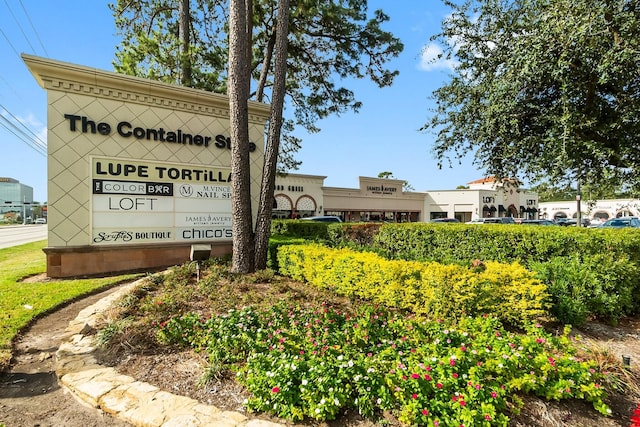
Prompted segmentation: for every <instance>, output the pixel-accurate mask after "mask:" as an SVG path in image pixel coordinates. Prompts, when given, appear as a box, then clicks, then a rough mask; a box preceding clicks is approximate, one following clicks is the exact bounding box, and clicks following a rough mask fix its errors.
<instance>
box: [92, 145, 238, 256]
mask: <svg viewBox="0 0 640 427" xmlns="http://www.w3.org/2000/svg"><path fill="white" fill-rule="evenodd" d="M91 171H92V174H91V184H92V197H91V214H92V227H91V229H92V239H91V241H92V244H93V245H110V244H119V245H121V244H146V243H149V244H152V243H166V242H198V241H207V242H209V241H231V239H232V233H231V231H232V227H231V225H232V221H231V218H232V215H231V185H230V181H231V175H230V171H229V168H226V167H215V168H206V167H197V168H194V167H192V166H189V165H181V164H166V163H159V162H158V163H156V162H148V161H137V160H123V159H114V158H105V157H92V159H91Z"/></svg>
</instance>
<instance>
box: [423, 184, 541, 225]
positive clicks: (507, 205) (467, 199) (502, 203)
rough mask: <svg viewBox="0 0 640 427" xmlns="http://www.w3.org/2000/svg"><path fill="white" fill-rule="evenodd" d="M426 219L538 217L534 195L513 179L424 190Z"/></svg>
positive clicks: (468, 220)
mask: <svg viewBox="0 0 640 427" xmlns="http://www.w3.org/2000/svg"><path fill="white" fill-rule="evenodd" d="M424 209H425V215H426V218H427V221H428V220H433V219H438V218H456V219H458V220H459V221H460V222H470V221H472V220H474V219H478V218H493V217H508V216H509V217H513V218H523V219H537V218H538V212H539V208H538V194H537V193H535V192H531V191H529V190H526V189H522V188H520V184H519V182H518V181H517V180H504V181H498V180H496V179H495V178H493V177H487V178H483V179H479V180H476V181H472V182H470V183H468V188H465V189H458V190H445V191H428V192H426V194H425V207H424Z"/></svg>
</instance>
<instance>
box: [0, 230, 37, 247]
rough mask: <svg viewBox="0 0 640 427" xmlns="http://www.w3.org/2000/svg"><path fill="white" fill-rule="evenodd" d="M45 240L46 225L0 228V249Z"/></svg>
mask: <svg viewBox="0 0 640 427" xmlns="http://www.w3.org/2000/svg"><path fill="white" fill-rule="evenodd" d="M46 239H47V225H46V224H30V225H15V226H14V225H11V226H4V227H0V249H3V248H10V247H12V246H18V245H24V244H25V243H31V242H37V241H39V240H46Z"/></svg>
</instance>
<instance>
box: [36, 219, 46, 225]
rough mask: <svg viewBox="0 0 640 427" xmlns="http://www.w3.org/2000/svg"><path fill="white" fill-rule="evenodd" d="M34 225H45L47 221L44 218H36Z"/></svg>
mask: <svg viewBox="0 0 640 427" xmlns="http://www.w3.org/2000/svg"><path fill="white" fill-rule="evenodd" d="M35 223H36V224H46V223H47V219H46V218H37V219H36V222H35Z"/></svg>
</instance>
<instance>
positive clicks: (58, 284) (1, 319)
mask: <svg viewBox="0 0 640 427" xmlns="http://www.w3.org/2000/svg"><path fill="white" fill-rule="evenodd" d="M46 243H47V242H46V240H43V241H40V242H36V243H28V244H26V245H21V246H16V247H12V248H6V249H0V370H2V369H4V368H6V367H7V365H8V363H9V360H10V359H11V343H12V341H13V339H14V338H15V336H16V334H18V333H19V332H20V331H21V330H22V329H23V328H25V327H26V326H28V325H29V323H30V322H31V321H32V320H33V319H34V318H36V317H38V316H40V315H42V314H43V313H47V312H50V311H52V310H53V309H55V308H56V307H59V306H61V305H63V304H64V303H65V302H67V301H69V300H72V299H74V298H77V297H79V296H81V295H85V294H89V293H91V292H93V291H96V290H98V289H101V288H107V287H109V286H111V285H113V284H116V283H118V282H122V281H125V280H129V279H132V278H134V277H136V275H121V276H113V277H106V278H91V279H74V280H47V281H40V282H33V283H29V282H23V281H22V280H23V279H24V278H26V277H30V276H34V275H38V274H41V273H44V272H45V271H46V263H45V254H44V252H43V251H42V249H43V248H44V247H45V246H46Z"/></svg>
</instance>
